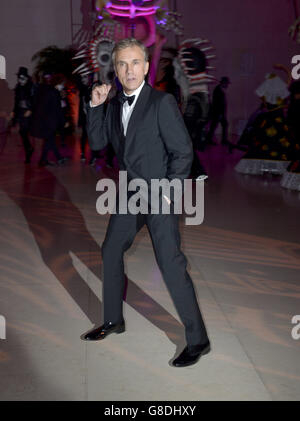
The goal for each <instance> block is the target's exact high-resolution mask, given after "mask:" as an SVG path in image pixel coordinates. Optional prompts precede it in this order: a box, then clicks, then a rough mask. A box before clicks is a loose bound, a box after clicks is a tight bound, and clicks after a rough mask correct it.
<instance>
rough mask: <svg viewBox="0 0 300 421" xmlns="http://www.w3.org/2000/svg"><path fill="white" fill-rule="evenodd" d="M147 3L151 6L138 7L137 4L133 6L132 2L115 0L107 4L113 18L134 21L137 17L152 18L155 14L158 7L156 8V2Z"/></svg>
mask: <svg viewBox="0 0 300 421" xmlns="http://www.w3.org/2000/svg"><path fill="white" fill-rule="evenodd" d="M124 3H125V4H124ZM145 3H146V1H145ZM147 3H150V4H151V6H150V5H147V6H145V5H141V6H136V5H135V4H133V2H132V0H130V1H124V0H113V1H111V2H109V3H107V4H106V9H107V10H108V12H109V13H110V14H111V15H113V16H121V17H127V18H130V19H134V18H135V17H139V16H150V15H154V14H155V12H156V7H155V6H154V2H153V1H152V0H150V1H148V2H147Z"/></svg>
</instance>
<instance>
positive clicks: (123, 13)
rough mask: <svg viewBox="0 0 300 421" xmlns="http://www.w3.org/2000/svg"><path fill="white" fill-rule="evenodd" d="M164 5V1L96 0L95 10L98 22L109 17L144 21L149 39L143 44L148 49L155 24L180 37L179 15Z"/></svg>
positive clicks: (153, 38) (152, 39)
mask: <svg viewBox="0 0 300 421" xmlns="http://www.w3.org/2000/svg"><path fill="white" fill-rule="evenodd" d="M165 3H166V0H110V1H109V0H96V10H97V12H98V19H100V20H101V19H108V18H109V16H111V17H112V19H118V18H125V19H126V18H127V19H130V20H131V21H132V20H133V19H139V18H141V19H143V20H144V21H146V22H147V24H148V25H149V29H150V31H149V30H148V33H149V34H150V37H149V39H148V40H147V42H144V44H145V45H146V46H147V47H149V46H150V45H152V44H153V43H154V42H155V36H154V37H153V32H154V35H155V24H156V25H158V26H160V27H161V28H162V29H165V30H166V31H173V32H174V33H175V34H177V35H182V32H183V27H182V25H181V24H180V23H179V22H178V18H179V17H180V16H181V15H180V13H177V12H172V11H170V10H168V8H167V7H164V5H165ZM153 29H154V31H153ZM125 37H126V35H125ZM150 40H151V41H152V42H151V41H150Z"/></svg>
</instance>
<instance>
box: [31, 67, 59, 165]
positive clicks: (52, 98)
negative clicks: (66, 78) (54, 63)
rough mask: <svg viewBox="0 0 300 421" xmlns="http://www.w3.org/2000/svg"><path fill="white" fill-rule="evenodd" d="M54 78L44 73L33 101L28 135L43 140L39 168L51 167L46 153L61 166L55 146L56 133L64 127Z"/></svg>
mask: <svg viewBox="0 0 300 421" xmlns="http://www.w3.org/2000/svg"><path fill="white" fill-rule="evenodd" d="M55 84H56V83H55V77H54V76H53V75H51V74H47V73H45V74H44V75H43V82H42V83H41V84H40V85H39V86H38V88H37V90H36V93H35V96H34V99H33V113H32V114H33V115H32V123H31V130H30V133H31V135H32V136H33V137H37V138H40V139H44V144H43V149H42V155H41V158H40V161H39V166H40V167H45V166H46V165H53V164H52V163H51V162H49V161H48V153H49V152H50V151H52V152H53V154H54V155H55V157H56V159H57V163H58V164H63V163H64V162H65V161H66V158H64V157H62V156H61V154H60V153H59V151H58V149H57V146H56V131H57V130H58V129H59V128H60V127H62V126H63V125H64V115H63V111H62V108H61V102H60V95H59V92H58V90H57V89H55V87H54V86H55Z"/></svg>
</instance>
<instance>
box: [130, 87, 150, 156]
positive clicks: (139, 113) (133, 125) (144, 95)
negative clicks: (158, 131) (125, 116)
mask: <svg viewBox="0 0 300 421" xmlns="http://www.w3.org/2000/svg"><path fill="white" fill-rule="evenodd" d="M151 89H152V88H151V87H150V86H149V85H148V84H147V83H145V85H144V86H143V88H142V90H141V93H140V95H139V97H138V99H137V101H136V104H135V106H134V109H133V111H132V114H131V117H130V120H129V123H128V127H127V132H126V140H125V152H126V150H128V148H129V146H130V144H131V142H132V140H133V139H134V135H135V132H136V130H137V128H138V126H139V124H140V123H141V121H142V120H143V114H144V112H145V108H146V105H147V103H148V100H149V97H150V93H151Z"/></svg>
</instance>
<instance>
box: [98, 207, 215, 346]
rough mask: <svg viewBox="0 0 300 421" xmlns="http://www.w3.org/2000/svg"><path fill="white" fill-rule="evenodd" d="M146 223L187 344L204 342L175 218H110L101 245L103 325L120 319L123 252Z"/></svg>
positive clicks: (153, 216)
mask: <svg viewBox="0 0 300 421" xmlns="http://www.w3.org/2000/svg"><path fill="white" fill-rule="evenodd" d="M144 224H146V225H147V228H148V231H149V233H150V236H151V240H152V244H153V248H154V252H155V256H156V260H157V263H158V266H159V268H160V270H161V273H162V276H163V279H164V281H165V283H166V285H167V288H168V290H169V293H170V295H171V297H172V299H173V302H174V305H175V307H176V310H177V312H178V314H179V317H180V319H181V321H182V323H183V325H184V327H185V336H186V341H187V344H188V345H196V344H201V343H204V342H206V341H207V339H208V338H207V332H206V328H205V325H204V322H203V319H202V316H201V312H200V309H199V306H198V302H197V298H196V295H195V290H194V286H193V283H192V280H191V278H190V276H189V274H188V272H187V270H186V265H187V260H186V257H185V256H184V254H183V253H182V251H181V250H180V234H179V229H178V215H174V214H169V215H166V214H158V215H155V214H149V215H141V214H138V215H132V214H126V215H120V214H113V215H111V217H110V221H109V225H108V229H107V232H106V237H105V240H104V242H103V245H102V259H103V281H104V282H103V299H104V322H107V321H112V322H113V323H119V322H121V321H122V320H123V293H124V286H125V277H124V260H123V259H124V253H125V252H126V250H128V249H129V248H130V246H131V245H132V243H133V240H134V238H135V236H136V234H137V233H138V231H139V230H140V229H141V228H142V226H143V225H144Z"/></svg>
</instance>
